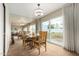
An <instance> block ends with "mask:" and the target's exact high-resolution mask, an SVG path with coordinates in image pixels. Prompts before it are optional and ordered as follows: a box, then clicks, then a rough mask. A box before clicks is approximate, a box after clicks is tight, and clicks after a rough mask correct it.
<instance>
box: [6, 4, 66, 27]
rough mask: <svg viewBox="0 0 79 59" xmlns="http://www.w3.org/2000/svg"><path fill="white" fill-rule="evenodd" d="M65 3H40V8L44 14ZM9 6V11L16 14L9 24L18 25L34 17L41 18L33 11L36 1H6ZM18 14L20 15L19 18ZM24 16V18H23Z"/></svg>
mask: <svg viewBox="0 0 79 59" xmlns="http://www.w3.org/2000/svg"><path fill="white" fill-rule="evenodd" d="M65 4H66V3H40V8H41V9H43V12H44V15H43V16H45V15H47V14H49V13H51V12H53V11H55V10H56V9H58V8H61V7H63V6H64V5H65ZM6 6H7V7H8V8H9V13H10V14H11V15H16V16H17V18H16V16H15V17H14V18H13V19H11V24H12V25H15V26H19V24H23V23H24V24H27V23H29V22H31V21H32V20H34V19H38V18H41V17H43V16H40V17H37V16H35V15H34V11H35V9H36V8H37V3H6ZM18 16H21V17H20V18H19V17H18ZM23 17H25V18H23Z"/></svg>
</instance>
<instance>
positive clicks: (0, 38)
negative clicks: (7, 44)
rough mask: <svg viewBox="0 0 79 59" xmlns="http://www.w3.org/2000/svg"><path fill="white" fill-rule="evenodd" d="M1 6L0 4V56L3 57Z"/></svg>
mask: <svg viewBox="0 0 79 59" xmlns="http://www.w3.org/2000/svg"><path fill="white" fill-rule="evenodd" d="M3 17H4V16H3V5H2V4H1V3H0V56H2V55H3Z"/></svg>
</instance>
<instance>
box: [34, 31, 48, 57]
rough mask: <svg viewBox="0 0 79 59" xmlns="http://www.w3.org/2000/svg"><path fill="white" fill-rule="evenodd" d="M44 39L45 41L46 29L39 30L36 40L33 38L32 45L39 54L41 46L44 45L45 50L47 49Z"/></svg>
mask: <svg viewBox="0 0 79 59" xmlns="http://www.w3.org/2000/svg"><path fill="white" fill-rule="evenodd" d="M46 41H47V31H40V32H39V37H38V40H34V47H36V48H38V50H39V55H40V48H41V46H44V47H45V51H46V50H47V48H46V45H47V43H46Z"/></svg>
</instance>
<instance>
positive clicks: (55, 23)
mask: <svg viewBox="0 0 79 59" xmlns="http://www.w3.org/2000/svg"><path fill="white" fill-rule="evenodd" d="M42 30H43V31H48V40H49V41H58V42H62V41H63V17H62V16H61V17H58V18H54V19H50V20H49V21H46V22H43V23H42Z"/></svg>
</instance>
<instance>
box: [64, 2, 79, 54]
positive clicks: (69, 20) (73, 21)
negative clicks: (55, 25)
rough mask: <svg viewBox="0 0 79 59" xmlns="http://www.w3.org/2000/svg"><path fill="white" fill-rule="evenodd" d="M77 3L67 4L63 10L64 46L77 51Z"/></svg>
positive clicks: (78, 44) (78, 29)
mask: <svg viewBox="0 0 79 59" xmlns="http://www.w3.org/2000/svg"><path fill="white" fill-rule="evenodd" d="M78 10H79V4H68V5H67V6H65V7H64V8H63V12H64V47H65V48H66V49H68V50H70V51H75V52H77V53H78V52H79V11H78Z"/></svg>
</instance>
